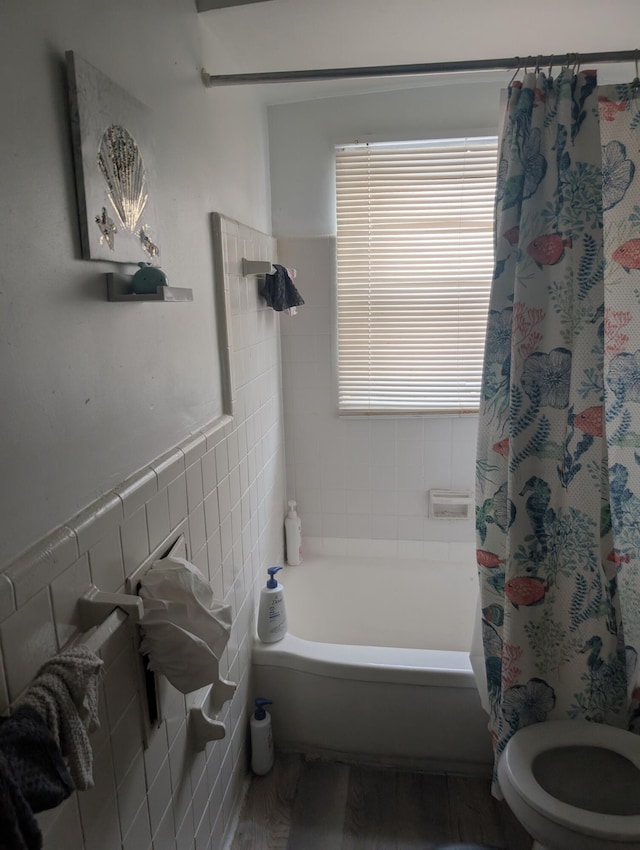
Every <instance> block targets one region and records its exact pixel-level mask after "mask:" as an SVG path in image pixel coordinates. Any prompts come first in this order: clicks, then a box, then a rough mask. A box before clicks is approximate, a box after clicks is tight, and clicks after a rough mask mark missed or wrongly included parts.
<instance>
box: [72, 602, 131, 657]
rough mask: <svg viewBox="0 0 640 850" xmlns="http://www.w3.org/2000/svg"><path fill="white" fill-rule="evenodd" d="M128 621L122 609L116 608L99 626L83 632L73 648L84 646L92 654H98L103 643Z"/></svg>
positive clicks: (127, 616)
mask: <svg viewBox="0 0 640 850" xmlns="http://www.w3.org/2000/svg"><path fill="white" fill-rule="evenodd" d="M128 619H129V615H128V614H127V613H126V611H123V610H122V608H116V610H115V611H112V612H111V613H110V614H109V616H108V617H107V619H106V620H105V621H104V622H103V623H101V624H100V625H99V626H94V628H93V629H90V630H89V631H88V632H85V633H84V634H83V635H82V636H81V637H80V638H79V639H78V640H77V641H76V643H75V646H79V645H82V646H86V647H87V649H90V650H91V651H92V652H98V650H99V649H101V648H102V645H103V644H104V643H105V641H106V640H107V639H108V638H110V637H111V635H112V634H113V633H114V632H115V631H117V630H118V629H119V628H120V626H121V625H122V624H123V623H125V622H126V621H127V620H128Z"/></svg>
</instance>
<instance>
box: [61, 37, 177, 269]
mask: <svg viewBox="0 0 640 850" xmlns="http://www.w3.org/2000/svg"><path fill="white" fill-rule="evenodd" d="M66 60H67V77H68V81H69V102H70V112H71V128H72V136H73V155H74V163H75V171H76V192H77V196H78V208H79V216H80V237H81V245H82V256H83V258H84V259H85V260H112V261H114V262H119V263H137V262H140V261H146V262H150V263H154V264H155V263H159V255H160V240H159V235H158V221H157V213H156V204H155V196H154V177H155V175H154V163H153V152H152V148H151V138H150V136H151V133H150V112H149V110H148V109H147V107H145V106H144V105H143V104H142V103H140V102H139V101H138V100H136V99H135V98H133V97H132V96H131V95H130V94H128V93H127V92H126V91H125V90H124V89H122V88H121V87H120V86H118V85H116V83H114V82H113V81H112V80H110V79H109V78H108V77H106V76H105V75H104V74H103V73H101V72H100V71H98V70H97V69H96V68H94V67H93V66H91V65H90V64H89V63H88V62H86V61H85V60H84V59H82V58H81V57H79V56H78V55H77V54H75V53H74V52H73V51H71V50H69V51H67V53H66Z"/></svg>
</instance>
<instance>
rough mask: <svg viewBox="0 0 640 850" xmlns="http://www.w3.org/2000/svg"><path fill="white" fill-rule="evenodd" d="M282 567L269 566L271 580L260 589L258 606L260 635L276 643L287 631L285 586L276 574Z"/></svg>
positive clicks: (264, 639) (261, 638)
mask: <svg viewBox="0 0 640 850" xmlns="http://www.w3.org/2000/svg"><path fill="white" fill-rule="evenodd" d="M281 569H282V567H269V569H268V570H267V572H268V573H269V580H268V581H267V583H266V585H265V586H264V587H263V588H262V590H261V591H260V605H259V607H258V637H259V638H260V640H261V641H262V642H263V643H275V641H277V640H282V638H283V637H284V636H285V635H286V633H287V609H286V607H285V604H284V587H283V586H282V585H281V584H280V582H278V581H277V580H276V579H275V578H274V576H275V574H276V573H277V572H278V570H281Z"/></svg>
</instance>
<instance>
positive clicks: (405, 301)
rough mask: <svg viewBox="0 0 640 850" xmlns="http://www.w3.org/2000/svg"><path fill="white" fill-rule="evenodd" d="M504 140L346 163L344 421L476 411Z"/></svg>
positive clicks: (344, 152)
mask: <svg viewBox="0 0 640 850" xmlns="http://www.w3.org/2000/svg"><path fill="white" fill-rule="evenodd" d="M496 160H497V139H496V138H493V137H491V138H468V139H445V140H437V141H428V142H411V143H406V144H405V143H396V144H368V145H352V146H348V147H344V148H340V149H338V150H337V152H336V190H337V191H336V193H337V236H338V249H337V250H338V384H339V411H340V413H342V414H359V415H363V414H364V415H367V414H385V413H386V414H402V413H404V414H411V413H414V414H415V413H419V414H424V413H466V412H472V411H477V409H478V405H479V398H480V380H481V375H482V361H483V354H484V337H485V331H486V319H487V309H488V302H489V290H490V286H491V278H492V272H493V207H494V196H495V188H496V173H497V164H496Z"/></svg>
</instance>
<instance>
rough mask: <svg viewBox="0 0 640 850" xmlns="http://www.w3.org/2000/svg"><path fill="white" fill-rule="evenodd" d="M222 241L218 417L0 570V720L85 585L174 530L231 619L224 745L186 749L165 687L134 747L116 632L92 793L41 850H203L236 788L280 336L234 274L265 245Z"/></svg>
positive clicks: (264, 548) (234, 234)
mask: <svg viewBox="0 0 640 850" xmlns="http://www.w3.org/2000/svg"><path fill="white" fill-rule="evenodd" d="M222 235H223V239H224V245H223V249H224V250H223V260H224V264H225V275H226V279H225V281H224V285H225V287H226V289H227V293H228V298H229V314H230V320H231V325H232V332H231V335H230V343H231V344H230V356H231V362H232V366H233V372H234V374H235V386H234V395H235V404H234V417H233V419H232V418H231V417H229V416H223V417H221V418H220V419H219V420H218V421H216V422H213V423H210V424H209V425H208V426H207V427H205V428H203V429H202V430H201V431H199V432H197V433H194V434H192V435H191V436H189V438H188V439H186V440H185V441H184V442H183V443H182V444H181V445H179V446H177V447H176V448H174V449H173V450H171V451H169V452H168V453H167V454H166V455H164V456H162V457H160V458H158V459H157V460H156V461H155V462H154V463H152V464H151V465H150V466H149V467H148V468H146V469H143V470H142V471H141V472H139V473H136V474H135V475H133V476H132V477H131V478H130V479H129V480H127V481H125V482H124V483H123V484H121V485H120V486H118V487H116V488H115V490H113V491H112V492H110V493H108V494H106V495H105V496H103V497H102V498H101V499H99V500H98V501H97V502H95V503H94V504H92V505H91V506H89V507H88V508H87V509H86V510H85V511H83V512H82V513H81V514H79V515H78V516H76V517H74V518H72V519H70V520H69V522H68V523H67V524H66V525H65V526H63V527H62V528H60V529H58V530H57V531H55V532H54V533H53V534H51V535H50V536H49V537H48V538H46V539H45V540H43V541H41V542H40V543H39V544H37V545H36V546H34V547H33V548H32V549H31V550H30V551H29V552H27V553H26V554H25V555H23V556H22V557H20V558H19V559H18V560H16V561H15V562H14V563H12V564H11V565H9V566H8V568H7V569H6V570H5V571H4V572H3V573H2V574H0V650H1V651H0V709H2V710H3V711H4V710H6V708H7V706H8V704H9V703H10V702H11V701H13V700H14V699H15V698H16V697H17V696H18V694H19V693H20V692H21V691H22V690H23V689H24V688H25V687H26V686H27V685H28V684H29V682H30V680H31V679H32V677H33V676H34V674H35V673H36V671H37V669H38V667H39V666H40V665H41V664H42V663H43V662H44V661H46V660H47V659H48V658H49V657H51V656H52V655H54V654H55V653H56V652H57V651H58V650H59V649H60V648H61V647H62V646H63V645H64V644H65V643H66V642H67V641H68V640H69V639H70V638H71V637H72V636H74V635H75V634H77V630H78V610H77V599H78V597H79V596H81V595H82V594H83V593H84V592H85V591H86V589H87V588H88V587H89V585H90V584H91V583H93V584H95V585H97V586H98V587H99V588H100V589H102V590H105V591H124V588H125V580H126V577H127V576H129V575H130V574H131V573H132V572H133V570H134V569H135V568H136V566H137V565H138V564H139V563H140V562H141V561H143V560H144V559H145V558H146V557H147V556H148V555H149V553H150V552H152V551H153V550H154V548H155V547H157V546H158V545H159V544H160V543H161V542H162V541H163V540H164V539H165V538H166V537H167V535H168V534H169V533H170V531H171V530H172V529H174V528H176V527H177V526H179V525H180V524H181V523H183V524H184V525H185V528H186V533H187V541H188V547H189V555H190V559H191V560H192V561H193V562H194V563H195V564H196V566H197V567H198V568H199V569H200V570H201V571H202V573H203V574H204V575H205V576H207V577H208V578H209V579H210V580H211V582H212V584H213V587H214V589H215V593H216V596H217V597H218V598H220V599H223V600H224V601H225V602H226V603H228V604H230V605H231V606H232V609H233V614H234V625H233V629H232V632H231V638H230V640H229V643H228V645H227V648H226V650H225V652H224V656H223V659H222V663H221V674H222V675H223V676H225V677H226V678H229V679H231V680H232V681H234V682H237V683H238V689H237V691H236V693H235V695H234V697H233V699H232V700H231V701H230V702H229V703H227V704H226V705H225V707H224V709H223V712H222V714H221V718H222V719H223V720H224V721H225V722H226V725H227V736H226V738H224V739H223V740H222V741H217V742H215V743H212V744H208V745H207V747H206V750H205V751H204V752H196V751H195V750H194V747H193V745H192V742H191V741H190V739H189V733H188V726H187V722H186V720H187V709H188V707H189V705H190V703H189V697H188V696H187V697H186V698H185V696H183V695H182V694H181V693H179V692H178V691H176V690H175V689H173V688H172V687H171V686H169V685H168V684H167V683H166V682H165V683H164V685H163V709H164V713H165V719H164V720H163V722H162V725H161V727H160V728H159V729H157V730H155V731H154V732H153V733H152V735H151V737H150V742H149V747H148V748H147V749H145V748H144V746H143V735H142V725H141V718H142V714H141V703H140V694H139V692H138V679H137V671H136V666H135V665H136V664H137V663H138V658H137V656H136V652H135V650H134V648H133V644H132V642H131V640H130V632H129V630H128V629H127V628H126V627H123V628H121V629H120V630H119V631H118V632H116V634H115V635H113V636H112V638H111V639H110V640H109V642H108V643H107V645H106V646H105V647H104V650H103V653H102V654H103V657H104V660H105V668H106V672H105V676H104V680H103V686H102V688H101V696H100V717H101V728H100V729H99V730H98V731H97V732H96V733H95V734H94V736H93V737H92V744H93V748H94V757H95V766H94V777H95V783H96V784H95V788H94V789H92V790H90V791H87V792H81V793H78V794H74V795H73V796H72V797H70V798H69V799H68V800H67V801H66V802H65V803H64V804H63V805H62V806H60V807H59V808H57V809H54V810H52V811H50V812H47V813H44V814H42V815H40V816H39V821H40V823H41V825H42V829H43V832H44V836H45V848H58V847H63V846H64V847H65V848H70V849H71V848H72V850H80V848H83V847H85V848H91V850H100V849H101V848H103V850H114V848H116V847H120V846H121V845H122V846H123V847H124V848H125V850H146V848H149V847H151V846H153V847H155V848H158V850H169V848H174V847H175V848H178V850H181V848H193V847H194V846H195V847H196V848H197V850H201V848H202V850H204V848H211V849H212V850H219V848H221V847H222V843H223V837H224V834H225V832H227V831H228V829H229V827H230V825H231V823H232V820H233V816H234V812H235V808H236V805H237V803H238V800H239V794H240V792H241V789H242V785H243V783H244V780H245V777H246V773H247V755H246V733H247V722H246V721H247V704H248V698H249V696H250V695H249V692H248V690H249V669H250V641H251V635H252V629H253V616H254V586H255V585H256V584H257V583H258V584H259V582H260V581H261V580H262V573H263V572H264V569H266V567H267V566H268V565H270V564H272V563H277V562H278V561H280V560H281V558H282V545H283V544H282V520H283V509H284V453H283V451H284V450H283V437H282V413H281V410H282V402H281V377H280V372H281V369H280V340H279V328H278V325H279V322H278V319H277V317H276V315H275V314H274V313H273V312H272V311H271V310H268V309H265V308H264V307H263V305H262V303H261V301H260V299H259V298H258V295H257V286H256V283H255V279H254V278H253V279H252V278H242V277H240V274H239V262H240V258H241V257H242V256H243V255H245V256H254V257H256V258H259V259H267V258H273V257H274V256H275V252H274V242H273V240H272V239H271V238H270V237H267V236H264V235H263V234H259V233H257V232H256V231H253V230H250V229H248V228H245V227H243V226H241V225H239V224H238V223H236V222H232V221H230V220H228V219H222ZM222 283H223V282H222V281H221V280H218V281H217V285H222Z"/></svg>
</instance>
